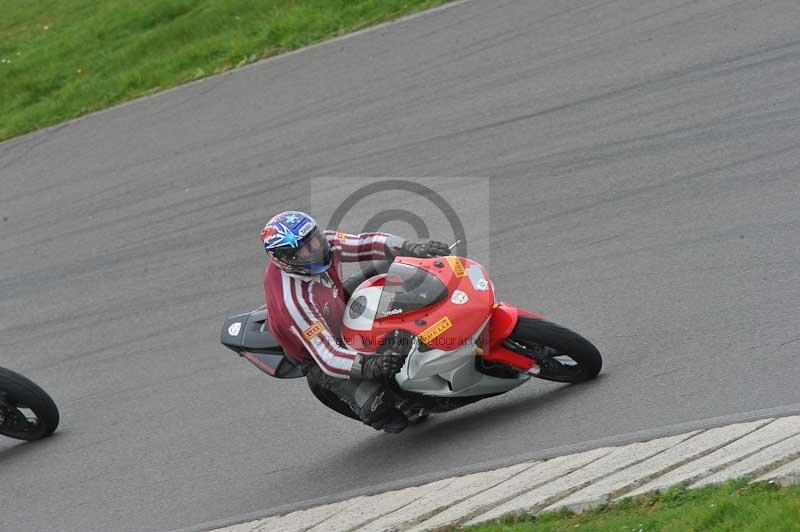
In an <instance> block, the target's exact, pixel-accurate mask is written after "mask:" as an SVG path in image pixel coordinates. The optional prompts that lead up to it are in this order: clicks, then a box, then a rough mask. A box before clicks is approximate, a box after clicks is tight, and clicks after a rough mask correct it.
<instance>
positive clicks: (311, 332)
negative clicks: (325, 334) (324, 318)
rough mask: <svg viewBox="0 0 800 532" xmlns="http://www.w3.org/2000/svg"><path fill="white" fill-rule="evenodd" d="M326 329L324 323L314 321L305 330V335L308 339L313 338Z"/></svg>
mask: <svg viewBox="0 0 800 532" xmlns="http://www.w3.org/2000/svg"><path fill="white" fill-rule="evenodd" d="M324 329H325V327H324V326H323V325H322V322H320V321H319V320H317V321H315V322H314V323H312V324H311V326H310V327H309V328H308V329H306V330H305V331H303V336H304V337H305V339H306V340H311V339H312V338H314V337H315V336H316V335H318V334H319V333H321V332H322V331H323V330H324Z"/></svg>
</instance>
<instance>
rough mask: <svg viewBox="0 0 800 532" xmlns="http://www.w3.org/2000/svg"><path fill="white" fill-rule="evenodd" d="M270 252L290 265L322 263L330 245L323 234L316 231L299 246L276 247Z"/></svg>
mask: <svg viewBox="0 0 800 532" xmlns="http://www.w3.org/2000/svg"><path fill="white" fill-rule="evenodd" d="M272 253H273V256H274V257H275V258H276V259H278V260H280V261H281V262H283V263H285V264H288V265H290V266H306V265H309V264H323V263H324V262H325V258H326V256H327V255H328V254H329V253H330V246H329V245H328V240H327V239H326V238H325V235H324V234H323V233H322V232H320V231H317V232H316V234H314V235H313V236H312V237H311V238H309V239H308V240H307V241H306V243H305V244H303V245H302V246H300V247H299V248H288V249H286V248H283V249H276V250H273V251H272Z"/></svg>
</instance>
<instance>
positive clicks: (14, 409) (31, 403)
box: [0, 368, 59, 441]
mask: <svg viewBox="0 0 800 532" xmlns="http://www.w3.org/2000/svg"><path fill="white" fill-rule="evenodd" d="M0 409H2V411H0V417H2V418H3V421H2V423H0V434H2V435H4V436H8V437H10V438H16V439H18V440H27V441H32V440H38V439H41V438H44V437H45V436H49V435H51V434H52V433H53V432H54V431H55V430H56V427H58V422H59V414H58V408H57V407H56V404H55V402H54V401H53V399H52V398H51V397H50V396H49V395H47V392H45V391H44V390H42V389H41V388H40V387H39V386H37V385H36V384H35V383H33V382H32V381H31V380H29V379H28V378H27V377H24V376H23V375H20V374H19V373H16V372H14V371H11V370H10V369H6V368H0ZM19 409H23V410H24V409H27V410H30V411H32V412H33V414H34V416H35V419H31V418H29V417H28V416H27V415H26V413H25V412H24V411H20V410H19Z"/></svg>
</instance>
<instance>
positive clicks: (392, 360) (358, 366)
mask: <svg viewBox="0 0 800 532" xmlns="http://www.w3.org/2000/svg"><path fill="white" fill-rule="evenodd" d="M405 361H406V356H405V355H402V354H400V353H396V352H394V351H391V350H388V351H385V352H384V353H382V354H379V355H358V356H357V357H356V359H355V360H354V361H353V367H352V369H351V370H350V377H352V378H354V379H382V378H384V377H390V376H392V375H394V374H395V373H397V372H398V371H400V368H402V367H403V364H404V363H405Z"/></svg>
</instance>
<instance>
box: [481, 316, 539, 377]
mask: <svg viewBox="0 0 800 532" xmlns="http://www.w3.org/2000/svg"><path fill="white" fill-rule="evenodd" d="M520 316H527V317H530V318H534V319H539V320H542V319H544V316H542V315H540V314H536V313H534V312H529V311H527V310H525V309H521V308H517V307H514V306H511V305H507V304H505V303H499V304H497V305H495V306H494V307H493V308H492V320H491V322H489V345H488V346H487V349H486V350H485V351H484V354H483V358H484V359H485V360H488V361H492V362H500V363H502V364H507V365H509V366H511V367H513V368H514V369H517V370H519V371H523V372H526V371H528V370H529V369H531V368H532V367H533V365H534V364H535V361H534V360H533V359H532V358H529V357H526V356H524V355H520V354H519V353H516V352H514V351H511V350H510V349H506V348H505V347H503V342H504V341H505V340H506V338H508V337H509V336H510V335H511V332H512V331H513V330H514V327H516V326H517V320H518V319H519V317H520Z"/></svg>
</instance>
